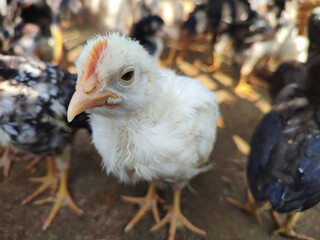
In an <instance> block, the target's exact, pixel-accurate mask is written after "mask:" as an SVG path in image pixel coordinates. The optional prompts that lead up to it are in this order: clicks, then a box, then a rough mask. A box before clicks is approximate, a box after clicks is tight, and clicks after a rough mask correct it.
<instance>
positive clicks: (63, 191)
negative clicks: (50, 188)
mask: <svg viewBox="0 0 320 240" xmlns="http://www.w3.org/2000/svg"><path fill="white" fill-rule="evenodd" d="M67 176H68V169H64V170H62V171H61V175H60V185H59V190H58V192H57V194H56V196H55V197H49V198H45V199H42V200H39V201H36V202H35V204H37V205H40V204H43V203H47V202H54V205H53V207H52V209H51V211H50V214H49V216H48V217H47V219H46V220H45V222H44V224H43V227H42V230H44V231H45V230H46V229H47V228H48V227H49V226H50V224H51V222H52V221H53V219H54V218H55V216H56V215H57V213H58V211H59V209H60V208H61V207H62V206H64V205H68V206H69V207H70V208H71V209H72V210H73V211H75V212H76V213H77V214H78V215H81V214H83V211H82V210H81V209H80V208H79V207H78V206H77V205H76V204H75V202H74V201H73V199H72V198H71V196H70V193H69V191H68V187H67Z"/></svg>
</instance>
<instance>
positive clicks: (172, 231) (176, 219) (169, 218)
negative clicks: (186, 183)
mask: <svg viewBox="0 0 320 240" xmlns="http://www.w3.org/2000/svg"><path fill="white" fill-rule="evenodd" d="M180 199H181V190H180V189H175V190H174V198H173V205H172V206H167V207H166V208H167V210H168V213H167V214H166V216H165V217H164V218H163V219H162V220H161V221H160V222H159V223H157V224H156V225H154V226H153V227H152V228H151V231H156V230H158V229H160V228H161V227H162V226H164V225H165V224H166V223H169V224H170V228H169V237H168V240H174V238H175V235H176V230H177V227H179V226H181V225H184V226H185V227H187V228H188V229H189V230H190V231H192V232H195V233H197V234H199V235H206V232H205V231H203V230H202V229H200V228H198V227H196V226H194V225H193V224H192V223H191V222H190V221H189V220H188V219H187V218H186V217H185V216H183V214H182V212H181V209H180Z"/></svg>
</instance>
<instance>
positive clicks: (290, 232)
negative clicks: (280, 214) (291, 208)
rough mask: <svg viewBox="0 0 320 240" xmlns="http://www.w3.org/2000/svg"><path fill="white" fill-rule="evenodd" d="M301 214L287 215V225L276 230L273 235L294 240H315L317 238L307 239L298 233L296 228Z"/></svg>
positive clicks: (292, 213)
mask: <svg viewBox="0 0 320 240" xmlns="http://www.w3.org/2000/svg"><path fill="white" fill-rule="evenodd" d="M300 215H301V214H300V213H299V212H291V213H288V214H287V219H286V221H285V223H284V224H283V225H282V226H281V227H279V229H277V230H275V231H273V232H272V235H278V234H280V235H283V236H286V237H290V238H293V239H299V240H315V238H312V237H307V236H304V235H301V234H299V233H297V232H296V230H295V226H296V224H297V221H298V220H299V218H300Z"/></svg>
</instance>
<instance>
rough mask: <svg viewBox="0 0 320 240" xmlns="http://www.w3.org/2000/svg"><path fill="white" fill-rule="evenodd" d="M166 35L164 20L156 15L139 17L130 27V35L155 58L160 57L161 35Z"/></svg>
mask: <svg viewBox="0 0 320 240" xmlns="http://www.w3.org/2000/svg"><path fill="white" fill-rule="evenodd" d="M165 35H166V30H165V24H164V21H163V20H162V19H161V18H160V17H159V16H157V15H152V16H148V17H145V18H143V19H141V20H140V21H139V22H137V23H136V24H134V26H133V27H132V30H131V33H130V37H131V38H133V39H135V40H137V41H139V43H140V44H141V45H142V46H143V47H144V48H145V49H146V50H147V51H148V53H149V54H150V55H153V56H155V57H156V58H159V57H160V54H161V53H162V50H163V42H162V37H164V36H165Z"/></svg>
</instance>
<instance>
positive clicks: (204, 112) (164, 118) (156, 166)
mask: <svg viewBox="0 0 320 240" xmlns="http://www.w3.org/2000/svg"><path fill="white" fill-rule="evenodd" d="M76 68H77V73H78V81H77V85H76V91H75V93H74V95H73V97H72V99H71V101H70V104H69V108H68V120H69V121H72V120H73V118H74V117H75V116H76V115H78V114H80V113H81V112H83V111H86V112H88V113H90V114H91V127H92V133H93V135H92V140H93V143H94V145H95V147H96V148H97V150H98V152H99V153H100V155H101V156H102V159H103V165H104V167H105V169H106V171H107V173H112V174H114V175H116V176H117V177H118V178H119V179H120V181H122V182H128V183H135V182H137V181H142V180H143V181H148V182H149V183H150V186H149V190H148V193H147V195H146V197H145V198H143V199H142V198H132V197H124V200H127V201H128V202H131V203H139V204H141V208H140V210H139V212H138V213H137V214H136V215H135V217H134V218H133V219H132V220H131V221H130V222H129V223H128V225H127V226H126V228H125V231H129V230H130V229H131V228H132V227H133V226H134V225H135V224H136V223H137V222H138V221H139V220H140V219H141V217H142V216H143V215H144V214H145V212H146V211H147V210H152V212H153V215H154V218H155V220H156V221H157V222H158V223H157V224H156V225H155V226H154V227H153V228H152V230H157V229H159V228H160V227H161V226H163V225H164V224H165V223H167V222H169V223H170V230H169V239H174V237H175V232H176V227H177V226H178V225H179V224H180V223H181V224H183V225H185V226H186V227H187V228H189V229H190V230H192V231H194V232H196V233H198V234H202V235H203V234H205V232H204V231H203V230H201V229H199V228H197V227H195V226H193V225H192V224H191V223H190V222H189V221H188V220H187V219H186V218H185V217H184V216H183V215H182V213H181V210H180V196H181V189H182V188H183V187H184V186H185V185H186V183H187V182H188V181H189V180H190V179H191V178H193V177H194V176H196V175H198V174H199V173H201V172H204V171H206V170H208V169H209V168H210V165H209V164H208V160H209V156H210V153H211V151H212V149H213V146H214V143H215V141H216V130H217V120H218V117H219V106H218V102H217V99H216V96H215V94H214V93H213V92H212V91H210V90H209V89H207V88H206V87H205V86H204V85H202V84H201V83H200V82H198V81H197V80H195V79H192V78H189V77H185V76H179V75H177V74H176V73H175V72H173V71H168V70H163V69H161V68H159V67H158V66H157V64H156V59H154V58H153V57H152V56H150V55H149V54H148V53H147V51H146V50H145V49H144V48H143V47H142V46H141V45H139V43H138V42H137V41H134V40H131V39H129V38H128V37H125V36H121V35H119V34H117V33H110V34H108V35H107V36H97V37H96V38H95V39H92V40H89V41H88V42H87V44H86V46H85V47H84V49H83V50H82V52H81V54H80V56H79V58H78V59H77V61H76ZM160 183H168V184H170V185H171V186H172V188H173V191H174V200H173V206H172V207H171V208H169V210H168V214H167V215H166V216H165V217H164V218H163V219H162V220H161V221H160V220H159V216H158V211H157V201H159V197H158V196H157V194H156V187H157V185H159V184H160Z"/></svg>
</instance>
